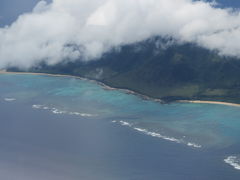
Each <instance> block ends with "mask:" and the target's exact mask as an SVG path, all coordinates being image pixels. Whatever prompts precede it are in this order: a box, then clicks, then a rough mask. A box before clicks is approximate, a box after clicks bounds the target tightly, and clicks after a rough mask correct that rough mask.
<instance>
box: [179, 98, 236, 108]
mask: <svg viewBox="0 0 240 180" xmlns="http://www.w3.org/2000/svg"><path fill="white" fill-rule="evenodd" d="M177 102H179V103H195V104H218V105H225V106H235V107H240V104H236V103H229V102H221V101H204V100H179V101H177Z"/></svg>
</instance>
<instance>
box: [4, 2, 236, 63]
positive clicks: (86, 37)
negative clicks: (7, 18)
mask: <svg viewBox="0 0 240 180" xmlns="http://www.w3.org/2000/svg"><path fill="white" fill-rule="evenodd" d="M152 36H163V37H172V38H174V39H176V40H177V41H178V42H192V43H196V44H198V45H200V46H202V47H205V48H208V49H210V50H217V51H218V52H219V53H220V54H221V55H227V56H236V57H240V44H239V42H240V14H239V11H237V10H233V9H229V8H228V9H221V8H218V7H217V6H216V3H208V2H204V1H192V0H67V1H66V0H53V2H52V3H50V4H48V3H46V2H45V1H40V2H39V3H38V4H37V5H36V7H35V8H34V9H33V11H32V12H31V13H27V14H23V15H21V16H19V18H18V19H17V20H16V21H15V22H14V23H13V24H12V25H10V26H8V27H4V28H0V68H4V67H7V66H11V65H15V66H19V67H22V68H28V67H31V66H33V65H36V64H37V63H39V62H41V61H45V62H47V63H48V64H55V63H57V62H60V61H62V60H76V59H82V60H91V59H94V58H98V57H100V56H101V55H102V54H103V53H105V52H107V51H109V50H110V49H111V48H114V47H118V46H121V45H125V44H130V43H135V42H139V41H142V40H145V39H147V38H150V37H152Z"/></svg>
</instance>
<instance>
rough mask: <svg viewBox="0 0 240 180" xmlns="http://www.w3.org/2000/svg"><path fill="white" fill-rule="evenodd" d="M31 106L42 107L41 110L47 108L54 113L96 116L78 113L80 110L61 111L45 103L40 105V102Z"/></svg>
mask: <svg viewBox="0 0 240 180" xmlns="http://www.w3.org/2000/svg"><path fill="white" fill-rule="evenodd" d="M32 108H34V109H43V110H49V111H51V112H52V113H54V114H68V115H76V116H82V117H92V116H96V115H93V114H88V113H80V112H68V111H63V110H60V109H57V108H55V107H48V106H45V105H40V104H34V105H32Z"/></svg>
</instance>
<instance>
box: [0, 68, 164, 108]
mask: <svg viewBox="0 0 240 180" xmlns="http://www.w3.org/2000/svg"><path fill="white" fill-rule="evenodd" d="M1 74H19V75H43V76H52V77H67V78H76V79H80V80H84V81H89V82H94V83H96V84H98V85H100V86H102V87H103V88H104V89H106V90H118V91H122V92H124V93H126V94H132V95H136V96H138V97H140V98H142V99H144V100H151V101H154V102H159V103H162V104H165V103H164V101H163V100H161V99H157V98H152V97H149V96H146V95H143V94H140V93H137V92H135V91H132V90H130V89H123V88H114V87H111V86H108V85H106V84H105V83H103V82H100V81H97V80H93V79H88V78H84V77H81V76H74V75H67V74H66V75H65V74H50V73H36V72H9V71H4V70H0V75H1Z"/></svg>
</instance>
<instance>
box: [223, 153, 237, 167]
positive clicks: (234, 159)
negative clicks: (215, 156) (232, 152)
mask: <svg viewBox="0 0 240 180" xmlns="http://www.w3.org/2000/svg"><path fill="white" fill-rule="evenodd" d="M224 162H225V163H227V164H229V165H231V166H233V167H234V168H235V169H237V170H240V158H238V157H237V156H229V157H227V158H226V159H224Z"/></svg>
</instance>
